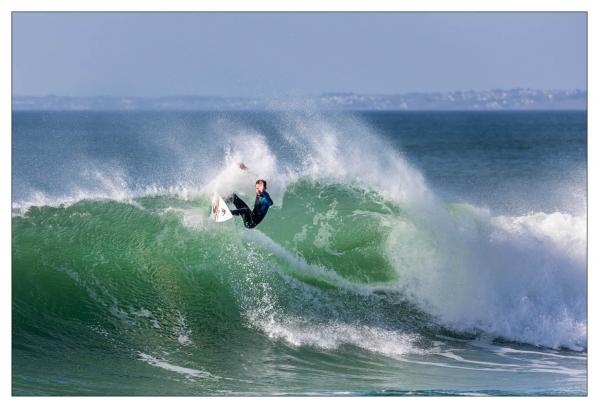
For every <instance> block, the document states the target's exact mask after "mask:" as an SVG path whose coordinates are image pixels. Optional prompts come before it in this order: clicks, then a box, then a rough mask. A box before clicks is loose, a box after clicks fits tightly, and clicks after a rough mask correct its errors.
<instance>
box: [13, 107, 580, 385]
mask: <svg viewBox="0 0 599 408" xmlns="http://www.w3.org/2000/svg"><path fill="white" fill-rule="evenodd" d="M30 115H31V114H30ZM37 115H47V114H37ZM54 115H59V116H60V115H66V118H65V117H59V118H56V117H49V118H48V117H46V118H42V119H40V118H39V117H31V116H30V117H25V118H16V120H15V122H16V125H15V126H16V128H15V136H14V137H15V139H14V144H15V150H16V152H15V153H14V155H15V162H16V163H20V161H21V160H23V161H25V162H26V164H27V165H24V164H23V165H22V167H21V165H19V164H17V165H16V166H15V170H14V172H13V182H14V183H15V189H14V190H15V192H14V196H13V214H14V216H13V233H12V238H13V246H12V258H13V259H12V263H13V393H15V394H70V393H75V394H101V395H104V394H196V393H200V394H222V393H229V392H232V393H242V394H246V393H254V392H255V393H266V394H273V393H291V394H293V393H300V394H304V393H309V392H316V393H329V392H332V393H337V392H340V393H343V392H350V393H366V394H369V393H375V394H376V393H394V392H397V393H401V392H404V391H409V390H416V391H418V392H420V391H421V392H425V393H426V392H431V393H433V394H434V393H441V394H443V393H446V392H447V393H450V394H451V393H463V392H482V393H490V394H502V393H508V394H509V393H514V394H530V393H532V394H535V393H540V394H546V393H551V392H554V391H555V390H558V391H557V392H558V393H561V392H563V393H566V394H580V393H585V392H586V388H585V387H586V385H585V383H586V345H587V343H586V341H587V340H586V339H587V335H586V333H587V317H586V299H587V294H586V215H585V211H586V207H585V206H584V204H580V203H578V204H576V203H574V204H572V203H570V205H568V206H565V207H564V208H559V206H558V207H556V206H555V203H559V202H560V199H559V197H558V195H559V194H557V193H554V194H553V198H554V200H553V205H554V208H553V210H549V209H547V208H545V207H543V205H542V204H537V203H535V202H534V200H533V201H530V200H529V202H525V203H519V204H518V205H517V206H514V205H512V204H513V203H512V204H510V207H511V208H516V209H517V208H519V207H522V206H524V207H527V208H528V209H529V210H528V211H527V212H524V213H514V212H515V211H511V212H510V211H505V208H504V207H506V206H505V205H503V207H502V204H501V203H499V204H497V203H489V205H488V206H481V205H475V204H473V203H470V202H468V201H467V200H464V201H461V202H460V201H453V202H452V201H448V199H447V197H448V196H450V194H446V193H445V192H444V191H441V190H439V189H437V187H436V183H437V182H438V181H439V180H441V179H436V178H435V177H432V179H429V178H427V177H425V175H424V173H423V172H422V171H421V170H419V169H418V168H416V167H415V165H414V164H413V162H418V161H419V160H420V162H422V160H423V159H422V158H420V159H418V160H409V158H410V156H409V153H406V149H405V147H402V146H401V145H398V144H397V143H395V142H394V139H393V138H389V137H387V136H385V134H384V132H382V133H383V134H381V131H380V129H379V130H377V129H375V128H376V124H377V123H385V124H386V126H391V125H390V124H389V123H390V121H391V122H392V121H397V120H399V119H401V117H400V118H399V119H398V118H397V117H395V116H393V117H391V118H389V117H384V116H383V117H379V116H375V119H377V120H373V119H372V118H370V119H369V118H363V117H355V116H354V117H348V116H346V115H343V116H336V115H329V116H323V115H318V114H314V113H305V112H304V113H285V114H283V113H279V114H266V113H264V114H238V116H236V115H235V114H202V115H192V114H177V115H175V114H172V113H170V114H162V115H163V116H162V117H160V118H158V119H157V118H155V117H154V116H151V115H149V114H145V115H146V116H144V115H141V116H139V114H138V115H135V114H132V115H133V116H127V115H123V114H66V113H63V114H54ZM77 115H79V116H77ZM102 115H113V116H110V117H108V118H107V117H104V116H102ZM186 115H189V116H186ZM20 119H22V120H23V123H26V124H27V126H25V125H24V124H23V125H20V124H19V123H20V122H19V120H20ZM25 119H27V120H25ZM107 119H110V121H107ZM450 119H451V120H455V118H454V117H451V118H450ZM483 119H484V118H483ZM491 119H492V120H497V118H491ZM516 119H518V118H516ZM566 119H567V120H572V119H571V118H566ZM36 120H37V121H39V122H40V123H43V124H44V126H45V128H43V129H40V127H41V126H42V125H41V124H37V126H36ZM65 120H66V121H67V123H70V124H71V125H72V126H74V128H75V129H79V133H78V132H76V131H75V132H73V131H72V130H70V131H69V132H67V131H65V130H64V129H62V128H61V126H63V125H62V124H63V123H65ZM406 120H408V121H410V120H411V121H414V120H415V119H414V118H413V117H408V118H406ZM420 120H421V121H423V122H426V123H430V118H420ZM505 120H506V121H507V122H510V123H511V122H512V121H513V120H511V119H510V118H506V119H505ZM527 120H528V122H527V123H529V122H530V120H531V119H530V118H528V119H527ZM537 120H539V118H537ZM107 122H108V123H110V126H109V125H108V124H107ZM516 122H517V120H516ZM48 123H50V125H48ZM539 123H541V124H542V123H543V122H542V121H540V122H539ZM541 124H540V125H539V126H540V127H542V126H541ZM125 125H127V126H125ZM20 126H22V128H21V127H20ZM48 126H49V127H50V129H48ZM115 128H116V129H121V130H122V133H119V132H117V131H115V130H114V129H115ZM32 129H33V130H32ZM89 129H92V130H93V131H90V130H89ZM165 129H167V130H168V132H167V131H165ZM198 129H199V130H198ZM450 130H451V129H450ZM112 132H113V133H112ZM19 135H21V136H19ZM40 135H44V140H46V142H45V143H48V145H49V146H50V147H49V148H45V149H42V148H41V147H40V146H37V144H38V143H42V142H41V136H40ZM48 135H51V136H48ZM140 135H145V136H146V137H144V138H142V137H141V136H140ZM117 136H118V137H117ZM117 140H118V141H119V142H118V143H117V142H116V141H117ZM59 141H60V142H61V143H66V144H64V145H63V146H69V147H68V148H64V149H57V148H56V147H55V145H56V143H58V142H59ZM34 142H36V143H34ZM53 146H54V150H52V147H53ZM442 148H443V149H445V150H448V148H447V147H442ZM38 149H39V150H38ZM69 149H70V150H69ZM42 151H45V152H46V156H47V157H42V156H41V152H42ZM514 151H517V149H515V150H513V151H511V154H514ZM451 153H455V152H453V151H451V150H450V149H449V150H448V153H447V154H448V155H450V154H451ZM435 154H440V153H439V152H435ZM38 155H40V156H38ZM464 156H468V153H464ZM24 157H27V158H29V159H28V160H25V159H22V158H24ZM566 159H567V158H566ZM566 159H564V160H565V163H570V162H572V161H570V162H568V161H567V160H566ZM585 160H586V159H585ZM239 161H243V162H245V163H246V165H247V166H248V167H249V168H250V170H251V171H252V172H253V173H250V174H248V173H247V172H242V171H241V170H239V169H238V167H237V163H238V162H239ZM574 163H577V162H576V161H574ZM577 164H580V163H577ZM442 166H443V164H440V165H438V167H435V169H436V170H437V171H438V170H439V167H442ZM530 166H531V165H530V163H527V164H526V166H525V168H530ZM564 168H567V169H566V170H567V171H566V170H564ZM433 170H434V169H433ZM510 171H513V168H511V169H510ZM577 171H579V170H577V169H574V170H571V169H570V168H569V167H567V166H566V165H564V166H563V168H562V174H574V175H576V174H579V173H577ZM254 173H255V174H254ZM433 174H434V171H433ZM458 174H459V172H458ZM257 175H259V176H260V177H261V178H265V179H267V180H268V183H269V191H270V192H271V196H272V198H273V200H274V201H275V206H274V207H273V208H271V210H270V211H269V213H268V216H267V217H266V219H265V220H264V221H263V222H262V223H261V224H260V226H259V227H258V228H257V229H256V230H245V229H243V228H242V227H241V222H240V221H239V220H236V221H235V222H228V223H224V224H216V223H212V222H211V221H210V220H209V219H208V215H207V213H208V211H207V208H208V200H209V194H210V192H211V191H212V190H218V191H219V192H221V194H227V193H230V192H233V191H235V192H238V193H239V194H241V195H242V196H244V198H247V200H248V201H250V200H251V194H252V189H253V181H254V179H255V178H257ZM456 177H457V176H456ZM431 180H432V181H431ZM526 182H528V180H526ZM510 183H511V184H512V185H513V186H514V189H515V190H517V189H518V188H519V187H518V180H517V178H516V179H514V180H510ZM566 184H568V185H569V188H570V190H568V191H571V188H572V183H566ZM450 187H451V186H450ZM445 188H446V189H447V188H448V187H447V186H446V187H445ZM438 190H439V191H438ZM454 190H455V191H459V190H460V188H458V187H456V188H454ZM556 197H557V198H556ZM467 198H468V197H467ZM472 201H476V200H472ZM542 201H543V200H542V199H541V198H539V203H541V202H542ZM498 209H502V210H498ZM577 209H578V210H577ZM348 368H351V370H349V371H350V372H351V373H353V374H350V373H348ZM125 373H127V374H126V375H127V378H128V380H127V381H123V380H122V376H123V375H125ZM406 373H410V375H407V374H406ZM510 373H511V375H510ZM516 373H517V374H518V375H515V374H516ZM431 376H433V377H434V376H439V378H440V379H439V380H431V378H432V377H431ZM456 376H457V377H456ZM516 377H517V380H518V381H516ZM119 378H120V379H119ZM443 378H454V379H456V378H458V380H455V381H453V382H450V381H448V380H443ZM419 390H420V391H419ZM551 390H553V391H551Z"/></svg>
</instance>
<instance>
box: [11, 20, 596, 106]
mask: <svg viewBox="0 0 599 408" xmlns="http://www.w3.org/2000/svg"><path fill="white" fill-rule="evenodd" d="M586 21H587V20H586V14H584V13H519V14H517V13H488V14H481V13H433V14H430V13H429V14H426V13H425V14H417V13H386V14H381V13H376V14H363V13H361V14H342V13H303V14H295V13H285V14H279V13H272V14H268V13H250V14H244V13H231V14H221V13H219V14H211V13H182V14H180V13H166V14H160V13H156V14H150V13H141V14H136V13H89V14H86V13H39V14H38V13H14V14H13V93H14V95H49V94H55V95H66V96H92V95H111V96H142V97H143V96H149V97H156V96H168V95H218V96H258V97H268V96H286V95H289V96H290V95H317V94H320V93H323V92H356V93H384V94H392V93H405V92H431V91H442V92H443V91H452V90H485V89H492V88H515V87H530V88H540V89H573V88H579V89H586V87H587V84H586V74H587V73H586V65H587V60H586V47H587V40H586V30H587V27H586V24H587V23H586Z"/></svg>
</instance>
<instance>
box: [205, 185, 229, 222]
mask: <svg viewBox="0 0 599 408" xmlns="http://www.w3.org/2000/svg"><path fill="white" fill-rule="evenodd" d="M210 218H211V219H212V220H213V221H216V222H223V221H227V220H230V219H231V218H233V214H231V211H230V210H229V207H227V204H225V200H223V199H222V197H221V196H220V195H219V194H218V193H217V192H214V193H212V199H211V200H210Z"/></svg>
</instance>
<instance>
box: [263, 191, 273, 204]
mask: <svg viewBox="0 0 599 408" xmlns="http://www.w3.org/2000/svg"><path fill="white" fill-rule="evenodd" d="M262 194H263V195H264V197H266V202H267V203H268V206H269V207H270V206H271V205H273V204H274V203H273V202H272V199H271V198H270V194H268V193H267V192H266V191H265V192H264V193H262Z"/></svg>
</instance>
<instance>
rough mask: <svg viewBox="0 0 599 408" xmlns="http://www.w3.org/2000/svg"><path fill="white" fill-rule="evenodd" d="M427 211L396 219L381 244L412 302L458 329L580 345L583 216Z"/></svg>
mask: <svg viewBox="0 0 599 408" xmlns="http://www.w3.org/2000/svg"><path fill="white" fill-rule="evenodd" d="M430 210H431V209H430V208H428V209H427V211H426V213H424V214H418V215H415V216H413V217H408V218H405V219H402V220H401V221H399V222H398V223H397V225H396V226H395V228H394V230H393V232H392V233H391V235H390V238H389V241H388V249H387V253H388V256H389V259H390V260H391V262H392V264H393V265H394V267H395V269H396V271H397V273H398V279H399V280H398V281H399V284H398V287H399V288H400V289H401V290H402V291H404V293H406V294H407V295H408V296H409V297H410V299H411V300H412V301H414V302H415V303H417V304H419V305H420V306H421V307H422V308H423V309H424V310H425V311H427V312H428V313H430V314H432V315H434V316H437V317H438V318H439V320H440V322H441V323H442V324H444V325H446V326H448V327H450V328H452V329H455V330H458V331H461V330H464V331H473V330H475V331H476V330H482V331H484V332H486V333H488V334H490V335H494V336H500V337H505V338H507V339H510V340H517V341H523V342H526V343H530V344H535V345H542V346H548V347H552V348H557V347H561V346H564V347H569V348H572V349H575V350H580V349H582V348H584V347H586V239H585V237H586V224H585V223H584V221H583V220H581V219H580V218H577V217H574V216H571V215H567V214H566V215H564V214H544V213H538V214H531V215H528V216H525V217H497V218H493V217H491V216H490V215H489V214H487V213H486V212H483V211H458V212H457V213H452V212H450V211H447V210H446V209H444V208H441V207H439V208H437V209H436V210H435V211H434V212H431V211H430Z"/></svg>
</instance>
